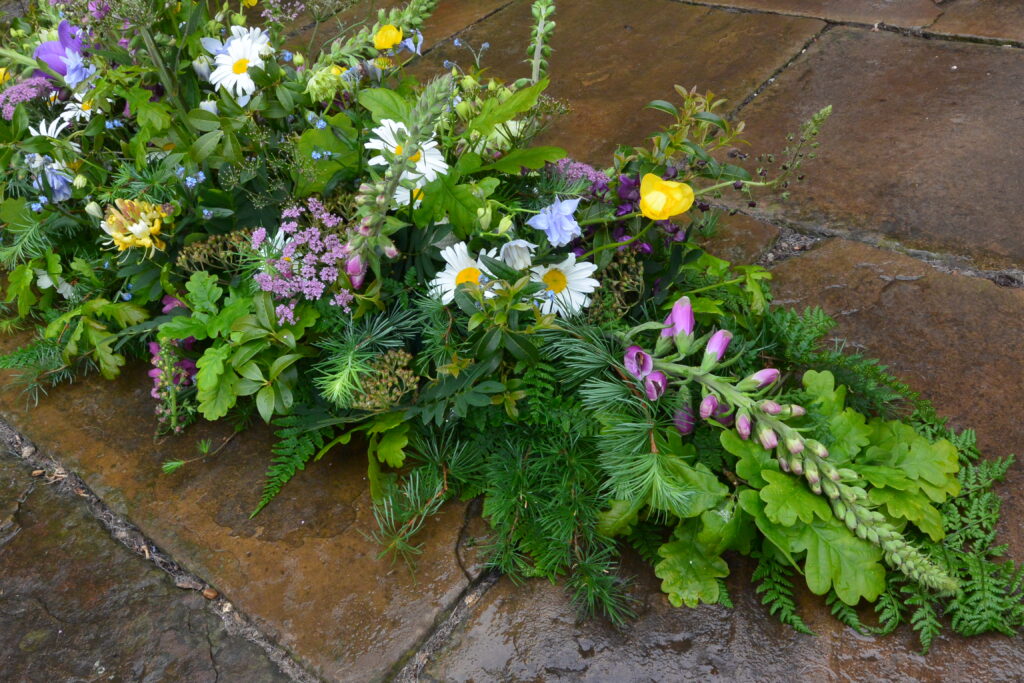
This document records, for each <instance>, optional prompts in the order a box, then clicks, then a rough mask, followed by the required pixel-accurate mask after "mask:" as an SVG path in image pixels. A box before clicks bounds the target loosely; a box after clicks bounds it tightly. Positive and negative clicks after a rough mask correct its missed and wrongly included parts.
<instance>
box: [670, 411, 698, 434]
mask: <svg viewBox="0 0 1024 683" xmlns="http://www.w3.org/2000/svg"><path fill="white" fill-rule="evenodd" d="M672 423H673V424H674V425H675V426H676V429H678V430H679V433H680V434H682V435H683V436H686V435H687V434H691V433H692V432H693V428H694V427H695V426H696V424H697V420H696V419H695V418H694V416H693V409H692V408H690V406H683V407H682V408H680V409H679V410H677V411H676V412H675V414H673V415H672Z"/></svg>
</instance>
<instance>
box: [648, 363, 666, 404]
mask: <svg viewBox="0 0 1024 683" xmlns="http://www.w3.org/2000/svg"><path fill="white" fill-rule="evenodd" d="M667 386H668V378H666V377H665V373H663V372H662V371H661V370H655V371H654V372H652V373H650V374H649V375H647V376H646V377H644V391H645V392H646V393H647V398H648V400H651V401H657V400H658V399H659V398H661V395H662V394H664V393H665V387H667Z"/></svg>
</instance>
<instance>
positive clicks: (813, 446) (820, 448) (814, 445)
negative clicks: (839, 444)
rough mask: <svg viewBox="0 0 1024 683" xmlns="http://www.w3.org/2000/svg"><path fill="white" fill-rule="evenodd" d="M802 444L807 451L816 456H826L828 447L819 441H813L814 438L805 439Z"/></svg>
mask: <svg viewBox="0 0 1024 683" xmlns="http://www.w3.org/2000/svg"><path fill="white" fill-rule="evenodd" d="M804 446H806V447H807V450H808V451H810V452H811V453H812V454H814V455H816V456H818V457H819V458H827V457H828V449H827V448H825V446H824V444H822V443H821V442H820V441H815V440H814V439H807V440H806V441H804Z"/></svg>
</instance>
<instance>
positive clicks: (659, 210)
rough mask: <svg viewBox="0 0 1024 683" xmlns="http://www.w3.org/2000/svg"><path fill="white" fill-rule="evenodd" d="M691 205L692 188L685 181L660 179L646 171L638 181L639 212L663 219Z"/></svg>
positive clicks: (652, 217) (679, 212)
mask: <svg viewBox="0 0 1024 683" xmlns="http://www.w3.org/2000/svg"><path fill="white" fill-rule="evenodd" d="M692 205H693V188H691V187H690V186H689V185H687V184H686V183H677V182H675V181H673V180H662V179H661V178H659V177H658V176H656V175H654V174H653V173H648V174H647V175H645V176H644V177H643V179H642V180H641V181H640V212H641V213H642V214H643V215H644V216H646V217H647V218H650V219H651V220H654V221H663V220H667V219H669V218H671V217H672V216H676V215H678V214H681V213H684V212H686V211H687V210H688V209H689V208H690V206H692Z"/></svg>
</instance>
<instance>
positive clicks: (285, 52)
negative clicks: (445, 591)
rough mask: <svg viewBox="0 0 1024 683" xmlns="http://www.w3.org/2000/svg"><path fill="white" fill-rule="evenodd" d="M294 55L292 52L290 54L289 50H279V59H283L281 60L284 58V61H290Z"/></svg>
mask: <svg viewBox="0 0 1024 683" xmlns="http://www.w3.org/2000/svg"><path fill="white" fill-rule="evenodd" d="M294 56H295V55H293V54H292V53H291V52H289V51H288V50H281V59H283V60H284V61H286V62H290V61H292V57H294Z"/></svg>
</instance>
